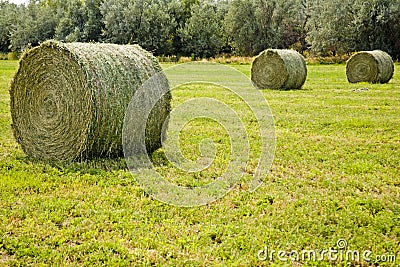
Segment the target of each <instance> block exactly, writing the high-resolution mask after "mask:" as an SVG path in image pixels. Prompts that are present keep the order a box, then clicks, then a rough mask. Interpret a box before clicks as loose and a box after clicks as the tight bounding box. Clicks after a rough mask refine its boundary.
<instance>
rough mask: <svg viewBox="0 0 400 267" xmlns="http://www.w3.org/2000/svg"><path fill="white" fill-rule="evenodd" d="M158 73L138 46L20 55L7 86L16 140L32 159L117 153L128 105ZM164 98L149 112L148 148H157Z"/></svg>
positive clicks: (55, 47)
mask: <svg viewBox="0 0 400 267" xmlns="http://www.w3.org/2000/svg"><path fill="white" fill-rule="evenodd" d="M160 71H161V67H160V65H159V63H158V61H157V59H156V58H155V57H153V56H152V55H151V54H150V53H149V52H147V51H145V50H143V49H142V48H141V47H140V46H137V45H114V44H93V43H92V44H88V43H68V44H64V43H60V42H56V41H46V42H44V43H42V44H41V45H40V46H39V47H36V48H33V49H31V50H29V51H27V52H26V53H25V54H24V55H23V56H22V58H21V60H20V66H19V69H18V71H17V73H16V75H15V77H14V79H13V81H12V83H11V88H10V97H11V104H10V106H11V107H10V108H11V116H12V128H13V132H14V136H15V138H16V140H17V141H18V143H19V144H20V145H21V147H22V149H23V151H24V152H25V153H26V154H27V155H28V156H30V157H33V158H38V159H44V160H78V159H89V158H94V157H116V156H122V155H123V147H122V128H123V122H124V116H125V111H126V108H127V107H128V104H129V102H130V100H131V98H132V96H133V95H134V94H135V92H136V90H137V89H138V88H139V86H141V85H142V83H144V82H145V81H146V80H147V79H149V78H150V77H151V76H152V75H154V74H156V73H159V72H160ZM163 86H168V82H167V81H166V82H165V83H164V84H163ZM154 90H159V88H154ZM164 90H165V89H164ZM170 99H171V97H170V94H167V95H165V96H164V97H163V99H162V100H161V101H160V103H159V104H158V105H157V106H156V107H155V109H156V110H155V112H152V116H154V118H151V120H149V121H152V122H153V124H154V125H151V129H152V131H151V132H150V136H149V137H148V138H147V137H146V145H147V148H148V151H154V150H156V149H157V148H159V147H161V129H162V126H163V123H164V121H165V119H166V118H167V116H168V114H169V111H170Z"/></svg>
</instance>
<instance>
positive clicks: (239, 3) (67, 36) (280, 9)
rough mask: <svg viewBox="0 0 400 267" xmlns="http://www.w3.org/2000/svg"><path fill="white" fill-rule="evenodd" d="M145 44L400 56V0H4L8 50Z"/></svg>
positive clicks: (3, 43) (176, 50) (1, 43)
mask: <svg viewBox="0 0 400 267" xmlns="http://www.w3.org/2000/svg"><path fill="white" fill-rule="evenodd" d="M52 38H53V39H58V40H62V41H65V42H72V41H81V42H111V43H117V44H128V43H130V44H134V43H137V44H140V45H141V46H143V47H144V48H145V49H147V50H150V51H152V52H154V53H155V54H156V55H188V56H191V55H193V56H196V57H213V56H216V55H218V54H220V53H228V54H229V53H232V54H237V55H256V54H258V53H259V52H261V51H262V50H264V49H266V48H294V49H296V50H298V51H300V52H304V51H309V52H311V53H313V54H316V55H336V54H344V53H350V52H353V51H358V50H372V49H382V50H385V51H387V52H389V53H390V54H391V55H392V57H394V58H397V59H399V58H400V0H369V1H364V0H353V1H350V0H341V1H339V0H332V1H324V0H31V1H30V2H29V3H28V4H27V5H15V4H11V3H9V2H8V1H7V0H0V51H1V52H8V51H10V50H17V51H18V50H23V49H25V48H26V47H29V46H36V45H38V44H39V43H40V42H42V41H44V40H46V39H52Z"/></svg>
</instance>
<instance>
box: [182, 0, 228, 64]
mask: <svg viewBox="0 0 400 267" xmlns="http://www.w3.org/2000/svg"><path fill="white" fill-rule="evenodd" d="M180 36H181V39H182V42H183V44H184V47H185V48H184V52H186V54H193V55H194V56H195V57H201V58H209V57H212V56H215V55H216V54H218V53H219V51H220V48H221V46H222V43H223V40H222V23H221V21H220V20H219V19H218V14H217V11H216V7H215V6H214V5H211V4H209V3H207V2H205V3H202V4H198V5H194V6H193V9H192V14H191V17H190V18H189V19H188V20H187V21H186V24H185V26H184V27H183V28H181V30H180Z"/></svg>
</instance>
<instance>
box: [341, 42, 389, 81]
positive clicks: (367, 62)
mask: <svg viewBox="0 0 400 267" xmlns="http://www.w3.org/2000/svg"><path fill="white" fill-rule="evenodd" d="M393 72H394V65H393V60H392V58H391V57H390V55H388V54H387V53H386V52H383V51H380V50H374V51H363V52H358V53H356V54H355V55H353V56H352V57H351V58H350V59H349V60H348V61H347V65H346V75H347V80H348V81H349V82H350V83H358V82H369V83H388V82H389V81H390V79H392V77H393Z"/></svg>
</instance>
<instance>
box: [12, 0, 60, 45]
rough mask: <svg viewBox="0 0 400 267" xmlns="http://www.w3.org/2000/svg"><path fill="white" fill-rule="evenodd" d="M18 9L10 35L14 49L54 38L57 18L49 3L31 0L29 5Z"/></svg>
mask: <svg viewBox="0 0 400 267" xmlns="http://www.w3.org/2000/svg"><path fill="white" fill-rule="evenodd" d="M18 11H19V12H18V16H17V17H16V21H15V24H14V25H13V27H12V29H11V35H10V47H11V49H12V50H13V51H15V50H23V49H25V48H26V47H27V46H37V45H38V44H39V43H40V42H42V41H44V40H47V39H51V38H53V36H54V32H55V27H56V25H57V20H56V16H55V15H54V12H53V10H52V8H51V7H50V6H49V5H47V4H46V3H44V2H42V3H41V2H39V1H31V2H30V3H29V4H28V6H27V7H25V6H20V7H19V10H18Z"/></svg>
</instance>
